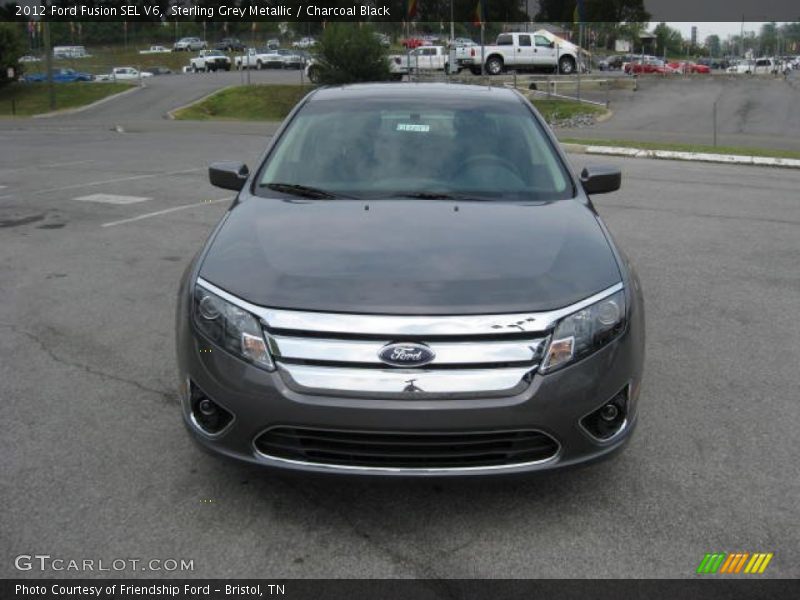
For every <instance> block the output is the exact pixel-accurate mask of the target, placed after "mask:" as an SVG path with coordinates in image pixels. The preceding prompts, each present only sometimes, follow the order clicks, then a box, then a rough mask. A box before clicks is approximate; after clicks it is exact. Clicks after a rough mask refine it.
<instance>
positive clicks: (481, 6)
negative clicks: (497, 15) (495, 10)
mask: <svg viewBox="0 0 800 600" xmlns="http://www.w3.org/2000/svg"><path fill="white" fill-rule="evenodd" d="M484 23H486V4H485V3H484V0H478V4H477V5H476V6H475V12H473V13H472V24H473V25H475V26H476V27H477V26H479V25H483V24H484Z"/></svg>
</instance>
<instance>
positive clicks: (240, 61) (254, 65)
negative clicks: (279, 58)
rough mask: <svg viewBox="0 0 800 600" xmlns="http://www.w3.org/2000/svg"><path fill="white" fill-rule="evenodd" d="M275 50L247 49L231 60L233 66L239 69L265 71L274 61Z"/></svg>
mask: <svg viewBox="0 0 800 600" xmlns="http://www.w3.org/2000/svg"><path fill="white" fill-rule="evenodd" d="M275 55H276V53H275V50H272V49H270V48H248V49H247V52H246V53H245V54H240V55H239V56H237V57H236V58H234V59H233V65H234V66H235V67H236V68H237V69H239V70H241V69H266V68H267V65H269V64H271V63H272V61H274V60H275Z"/></svg>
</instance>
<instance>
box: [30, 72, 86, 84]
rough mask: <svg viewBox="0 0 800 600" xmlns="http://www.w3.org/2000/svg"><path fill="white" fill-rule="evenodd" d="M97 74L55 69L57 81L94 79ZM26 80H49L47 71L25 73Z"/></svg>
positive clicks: (54, 77) (55, 80)
mask: <svg viewBox="0 0 800 600" xmlns="http://www.w3.org/2000/svg"><path fill="white" fill-rule="evenodd" d="M94 79H95V76H94V75H92V74H91V73H81V72H79V71H76V70H75V69H53V81H54V82H55V83H74V82H76V81H93V80H94ZM23 80H24V81H28V82H31V83H37V82H43V81H47V73H30V74H28V75H25V76H24V78H23Z"/></svg>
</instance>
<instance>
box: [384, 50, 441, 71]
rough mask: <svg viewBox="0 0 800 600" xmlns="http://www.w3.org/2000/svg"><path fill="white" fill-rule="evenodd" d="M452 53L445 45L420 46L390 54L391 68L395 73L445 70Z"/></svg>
mask: <svg viewBox="0 0 800 600" xmlns="http://www.w3.org/2000/svg"><path fill="white" fill-rule="evenodd" d="M449 61H450V55H449V53H448V51H447V48H445V47H444V46H420V47H419V48H414V49H413V50H411V51H410V52H408V53H406V54H392V55H390V56H389V69H390V70H391V72H392V74H393V75H401V76H402V75H407V74H408V73H417V72H419V71H444V70H446V69H447V67H448V65H449Z"/></svg>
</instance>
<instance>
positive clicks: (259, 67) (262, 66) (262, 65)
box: [256, 60, 264, 71]
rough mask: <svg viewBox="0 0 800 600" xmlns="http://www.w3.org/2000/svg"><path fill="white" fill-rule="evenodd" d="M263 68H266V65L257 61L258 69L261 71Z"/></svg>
mask: <svg viewBox="0 0 800 600" xmlns="http://www.w3.org/2000/svg"><path fill="white" fill-rule="evenodd" d="M263 68H264V63H262V62H261V61H260V60H259V61H256V69H258V70H259V71H260V70H261V69H263Z"/></svg>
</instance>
